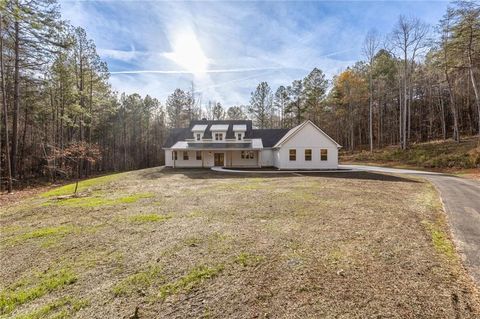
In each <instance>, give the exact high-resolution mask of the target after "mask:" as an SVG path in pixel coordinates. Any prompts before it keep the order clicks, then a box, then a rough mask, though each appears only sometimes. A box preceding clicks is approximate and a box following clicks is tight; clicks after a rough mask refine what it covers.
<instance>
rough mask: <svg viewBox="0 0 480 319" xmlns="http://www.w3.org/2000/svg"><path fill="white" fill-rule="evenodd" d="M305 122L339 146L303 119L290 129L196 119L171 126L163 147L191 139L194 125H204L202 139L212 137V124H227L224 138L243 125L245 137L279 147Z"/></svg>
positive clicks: (245, 121) (249, 122)
mask: <svg viewBox="0 0 480 319" xmlns="http://www.w3.org/2000/svg"><path fill="white" fill-rule="evenodd" d="M307 123H310V124H312V125H313V126H314V127H315V128H316V129H317V130H318V131H320V132H321V133H322V134H324V135H325V136H326V137H327V138H328V139H329V140H331V141H332V142H333V143H335V145H337V147H339V148H340V147H341V146H340V145H339V144H338V143H337V142H335V141H334V140H333V139H332V138H331V137H330V136H328V135H327V134H326V133H325V132H323V131H322V130H321V129H320V128H319V127H318V126H316V125H315V124H313V122H311V121H305V122H303V123H302V124H300V125H298V126H296V127H294V128H292V129H284V128H278V129H253V128H252V121H249V120H219V121H217V120H214V121H212V120H198V121H192V122H191V123H190V125H189V127H186V128H173V129H171V130H170V135H169V136H168V138H167V140H166V141H165V143H164V145H163V147H164V148H171V147H172V146H173V145H175V143H177V142H180V141H185V140H187V139H193V132H192V129H193V127H194V126H197V127H198V126H200V125H202V126H206V128H205V131H204V134H203V138H204V139H211V138H212V131H211V130H210V128H211V127H212V125H228V129H227V134H226V138H227V139H234V138H235V135H234V126H240V125H244V126H245V129H246V131H245V135H244V138H245V139H252V140H253V139H260V140H261V142H262V144H263V147H266V148H270V147H280V146H281V145H282V144H283V143H284V142H285V141H287V140H288V139H290V138H291V137H292V136H294V135H295V134H296V133H297V132H298V131H300V130H301V129H302V127H304V126H305V125H306V124H307Z"/></svg>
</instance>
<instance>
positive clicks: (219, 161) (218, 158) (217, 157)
mask: <svg viewBox="0 0 480 319" xmlns="http://www.w3.org/2000/svg"><path fill="white" fill-rule="evenodd" d="M213 156H214V164H215V166H223V165H224V164H223V153H215V154H213Z"/></svg>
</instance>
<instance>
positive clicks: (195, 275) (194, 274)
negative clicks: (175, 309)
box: [158, 265, 223, 299]
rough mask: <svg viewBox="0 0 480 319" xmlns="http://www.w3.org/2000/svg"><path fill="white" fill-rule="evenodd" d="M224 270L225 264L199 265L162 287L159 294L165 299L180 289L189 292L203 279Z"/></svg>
mask: <svg viewBox="0 0 480 319" xmlns="http://www.w3.org/2000/svg"><path fill="white" fill-rule="evenodd" d="M222 270H223V265H220V266H216V267H208V266H199V267H196V268H194V269H192V270H190V271H189V272H188V273H187V274H186V275H184V276H182V277H180V278H179V279H177V280H176V281H174V282H171V283H168V284H165V285H163V286H161V287H160V292H159V294H158V296H159V297H160V298H161V299H165V298H167V297H168V296H170V295H173V294H176V293H178V292H180V291H184V292H188V291H190V290H191V289H192V288H194V287H195V286H197V285H199V284H201V283H202V282H203V281H205V280H207V279H210V278H213V277H215V276H216V275H218V274H219V273H220V272H221V271H222Z"/></svg>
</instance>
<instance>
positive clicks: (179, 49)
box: [61, 1, 443, 106]
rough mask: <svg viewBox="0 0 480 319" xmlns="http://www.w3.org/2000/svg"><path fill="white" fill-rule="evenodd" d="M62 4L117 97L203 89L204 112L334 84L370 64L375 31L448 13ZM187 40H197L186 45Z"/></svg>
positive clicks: (372, 5) (269, 5) (387, 7)
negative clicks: (308, 82)
mask: <svg viewBox="0 0 480 319" xmlns="http://www.w3.org/2000/svg"><path fill="white" fill-rule="evenodd" d="M61 4H62V13H63V15H64V17H66V18H67V19H69V20H71V21H72V23H73V24H75V25H80V26H82V27H85V28H86V30H87V33H88V35H89V37H91V38H93V39H94V41H95V43H96V44H97V47H98V52H99V54H100V55H101V57H102V58H104V59H106V60H107V62H108V64H109V68H110V71H111V73H112V75H111V79H110V81H111V84H112V86H113V87H114V88H115V89H116V90H118V91H120V92H122V91H125V92H127V93H134V92H137V93H140V94H142V95H145V94H149V95H151V96H154V97H157V98H159V99H161V100H165V99H166V97H167V96H168V94H170V93H171V92H173V90H174V89H175V88H177V87H178V88H182V89H186V90H187V89H189V88H190V86H191V83H192V81H193V82H194V84H195V87H196V90H197V91H199V92H201V95H202V101H203V102H204V103H207V102H208V100H209V99H211V100H217V101H220V102H222V103H223V104H224V105H226V106H229V105H232V104H246V103H248V101H249V99H250V92H251V91H253V90H254V89H255V87H256V86H257V84H258V83H259V82H260V81H267V82H268V83H269V84H270V86H271V87H272V89H273V90H275V89H276V87H277V86H279V85H289V84H290V83H291V82H292V81H293V80H295V79H300V78H303V77H304V76H306V75H307V74H308V72H310V71H311V70H312V69H313V68H314V67H318V68H320V69H322V70H323V71H324V73H325V74H326V75H327V77H328V78H332V77H333V76H334V75H335V74H336V73H338V72H339V71H341V70H343V69H345V68H346V67H347V66H348V65H351V64H353V63H354V62H355V61H356V60H359V59H361V58H362V57H361V43H362V41H363V38H364V36H365V34H366V32H367V31H368V29H369V28H370V26H371V25H377V26H378V27H379V31H381V32H383V33H386V32H388V31H389V30H387V28H388V29H389V28H391V27H392V25H393V23H394V21H395V18H396V16H398V14H400V13H403V12H407V13H408V12H410V11H413V12H418V13H420V14H422V15H425V16H427V15H428V19H429V20H430V21H435V20H436V19H438V18H436V17H437V16H439V15H441V13H440V12H441V11H442V10H443V8H442V6H441V5H438V6H437V5H436V6H435V8H432V6H431V5H430V6H429V5H422V4H408V3H403V2H395V3H386V2H369V3H368V5H365V3H357V2H349V3H345V2H340V3H335V2H333V3H331V2H288V3H284V2H266V3H265V2H261V3H254V2H241V3H239V2H228V1H224V2H195V1H193V2H177V1H171V2H154V1H146V2H139V1H134V2H131V1H111V2H110V1H104V2H102V1H101V2H80V1H73V2H71V1H68V2H67V1H63V2H61ZM379 12H380V13H379ZM185 30H186V31H188V32H186V31H185ZM185 32H186V34H187V35H188V36H186V37H185V36H180V35H181V34H185ZM179 34H180V35H179ZM182 37H183V40H182ZM192 57H193V59H192ZM199 70H200V71H201V72H198V71H199Z"/></svg>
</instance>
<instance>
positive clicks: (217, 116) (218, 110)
mask: <svg viewBox="0 0 480 319" xmlns="http://www.w3.org/2000/svg"><path fill="white" fill-rule="evenodd" d="M212 114H213V119H214V120H223V119H225V110H224V109H223V106H222V104H220V102H217V103H215V105H214V106H213V110H212Z"/></svg>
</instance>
